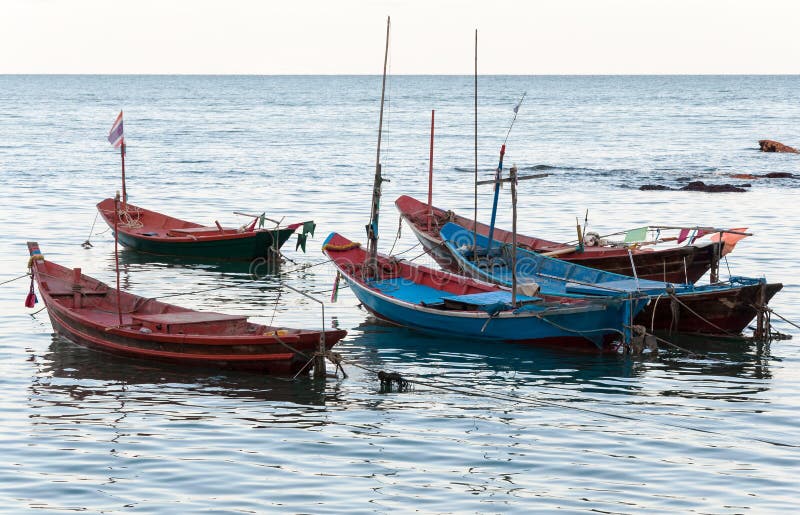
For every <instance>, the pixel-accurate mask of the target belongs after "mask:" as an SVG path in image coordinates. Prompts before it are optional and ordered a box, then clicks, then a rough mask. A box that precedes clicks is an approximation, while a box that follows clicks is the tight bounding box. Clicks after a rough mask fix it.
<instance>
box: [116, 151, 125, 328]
mask: <svg viewBox="0 0 800 515" xmlns="http://www.w3.org/2000/svg"><path fill="white" fill-rule="evenodd" d="M122 146H123V148H124V147H125V144H123V145H122ZM122 155H123V156H124V155H125V153H124V152H123V153H122ZM123 162H124V158H123ZM123 169H124V167H123ZM123 177H124V175H123ZM114 214H115V216H114V268H115V270H116V272H117V316H118V317H119V325H120V326H121V325H122V304H121V300H120V292H119V236H118V235H119V232H118V231H117V224H118V222H119V192H117V195H116V196H115V197H114Z"/></svg>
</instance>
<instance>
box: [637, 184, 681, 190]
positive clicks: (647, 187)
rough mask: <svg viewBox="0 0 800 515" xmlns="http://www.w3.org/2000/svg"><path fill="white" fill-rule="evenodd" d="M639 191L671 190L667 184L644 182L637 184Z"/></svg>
mask: <svg viewBox="0 0 800 515" xmlns="http://www.w3.org/2000/svg"><path fill="white" fill-rule="evenodd" d="M639 189H640V190H641V191H663V190H672V189H673V188H670V187H669V186H663V185H661V184H644V185H642V186H639Z"/></svg>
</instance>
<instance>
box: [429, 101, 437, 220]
mask: <svg viewBox="0 0 800 515" xmlns="http://www.w3.org/2000/svg"><path fill="white" fill-rule="evenodd" d="M435 114H436V111H434V110H433V109H431V156H430V164H429V165H428V231H430V230H431V218H433V119H434V115H435Z"/></svg>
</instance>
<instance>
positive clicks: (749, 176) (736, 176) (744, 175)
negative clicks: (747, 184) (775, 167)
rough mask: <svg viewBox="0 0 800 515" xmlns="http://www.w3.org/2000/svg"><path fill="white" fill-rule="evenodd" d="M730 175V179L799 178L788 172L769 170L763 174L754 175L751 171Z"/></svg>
mask: <svg viewBox="0 0 800 515" xmlns="http://www.w3.org/2000/svg"><path fill="white" fill-rule="evenodd" d="M730 177H731V178H732V179H748V180H752V179H797V178H800V177H798V176H797V175H795V174H793V173H789V172H770V173H765V174H764V175H756V174H752V173H734V174H731V175H730Z"/></svg>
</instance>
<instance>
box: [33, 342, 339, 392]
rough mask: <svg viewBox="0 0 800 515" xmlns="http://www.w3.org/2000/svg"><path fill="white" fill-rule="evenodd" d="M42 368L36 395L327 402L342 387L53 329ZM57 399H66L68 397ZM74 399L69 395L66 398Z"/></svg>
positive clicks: (41, 360) (40, 358)
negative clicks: (71, 336) (161, 358)
mask: <svg viewBox="0 0 800 515" xmlns="http://www.w3.org/2000/svg"><path fill="white" fill-rule="evenodd" d="M33 360H34V361H35V363H36V366H37V369H38V372H37V374H36V377H37V378H36V380H35V381H34V383H33V384H32V385H31V387H30V388H31V391H32V392H33V393H34V394H36V395H37V397H40V398H41V397H44V393H45V392H46V393H47V396H48V397H53V394H57V395H58V397H60V398H61V397H64V396H66V397H68V398H69V399H70V400H71V401H78V402H80V401H84V400H86V399H88V398H92V397H98V396H99V397H121V396H122V395H124V396H125V397H126V398H128V399H131V400H133V399H137V398H138V400H139V401H141V403H143V404H152V405H156V404H163V403H181V402H191V401H192V399H197V398H199V397H209V396H210V397H221V398H236V399H243V400H249V401H266V402H268V403H279V404H295V405H303V406H324V405H325V404H326V402H329V401H330V400H331V399H333V398H335V397H336V396H337V395H338V391H337V388H335V387H332V385H331V384H326V383H325V382H321V381H315V380H313V379H311V378H310V377H308V376H300V377H298V378H297V379H295V380H291V379H290V378H284V377H273V376H269V375H264V374H258V373H253V372H242V371H235V370H225V371H220V370H218V369H213V368H204V367H172V366H170V365H168V364H163V363H157V362H156V363H153V362H148V361H143V360H138V359H134V358H127V357H122V356H117V355H113V354H109V353H105V352H101V351H97V350H94V349H87V348H85V347H82V346H80V345H77V344H75V343H73V342H71V341H70V340H68V339H66V338H64V337H62V336H60V335H57V334H53V335H52V342H51V344H50V345H49V347H48V349H47V352H45V353H44V354H42V355H40V356H35V357H34V358H33ZM54 402H60V403H61V402H65V401H63V398H61V399H60V400H54ZM66 402H67V403H69V402H70V401H66Z"/></svg>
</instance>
